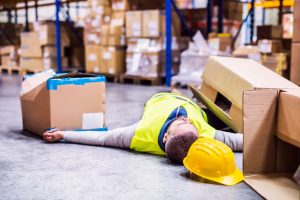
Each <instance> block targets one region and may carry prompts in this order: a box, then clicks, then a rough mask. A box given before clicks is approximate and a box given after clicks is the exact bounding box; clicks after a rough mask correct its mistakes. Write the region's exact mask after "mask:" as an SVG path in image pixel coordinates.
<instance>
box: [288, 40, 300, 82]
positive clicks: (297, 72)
mask: <svg viewBox="0 0 300 200" xmlns="http://www.w3.org/2000/svg"><path fill="white" fill-rule="evenodd" d="M299 55H300V42H299V43H293V44H292V55H291V70H290V79H291V81H293V82H294V83H296V84H297V85H300V57H299Z"/></svg>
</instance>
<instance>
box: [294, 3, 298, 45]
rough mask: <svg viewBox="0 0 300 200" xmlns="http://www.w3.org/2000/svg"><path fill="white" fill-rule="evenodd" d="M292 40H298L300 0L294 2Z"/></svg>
mask: <svg viewBox="0 0 300 200" xmlns="http://www.w3.org/2000/svg"><path fill="white" fill-rule="evenodd" d="M293 11H294V27H293V42H300V1H299V0H295V2H294V9H293Z"/></svg>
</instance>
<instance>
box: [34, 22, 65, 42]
mask: <svg viewBox="0 0 300 200" xmlns="http://www.w3.org/2000/svg"><path fill="white" fill-rule="evenodd" d="M39 30H40V31H39V42H40V45H55V44H56V32H55V24H54V23H45V24H42V25H40V28H39ZM60 30H61V44H62V46H70V38H69V36H68V35H67V33H66V30H65V28H64V27H63V26H60Z"/></svg>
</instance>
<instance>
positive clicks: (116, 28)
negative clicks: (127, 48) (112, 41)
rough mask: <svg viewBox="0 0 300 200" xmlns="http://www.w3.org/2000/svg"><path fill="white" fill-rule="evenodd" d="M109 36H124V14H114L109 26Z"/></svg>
mask: <svg viewBox="0 0 300 200" xmlns="http://www.w3.org/2000/svg"><path fill="white" fill-rule="evenodd" d="M108 32H109V35H116V36H117V35H123V34H125V12H114V13H113V14H112V17H111V21H110V24H109V30H108Z"/></svg>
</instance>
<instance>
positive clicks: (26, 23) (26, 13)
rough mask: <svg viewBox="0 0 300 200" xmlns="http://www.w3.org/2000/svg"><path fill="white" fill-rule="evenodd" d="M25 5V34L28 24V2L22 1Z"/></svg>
mask: <svg viewBox="0 0 300 200" xmlns="http://www.w3.org/2000/svg"><path fill="white" fill-rule="evenodd" d="M24 3H25V32H28V31H29V22H28V0H25V1H24Z"/></svg>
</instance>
